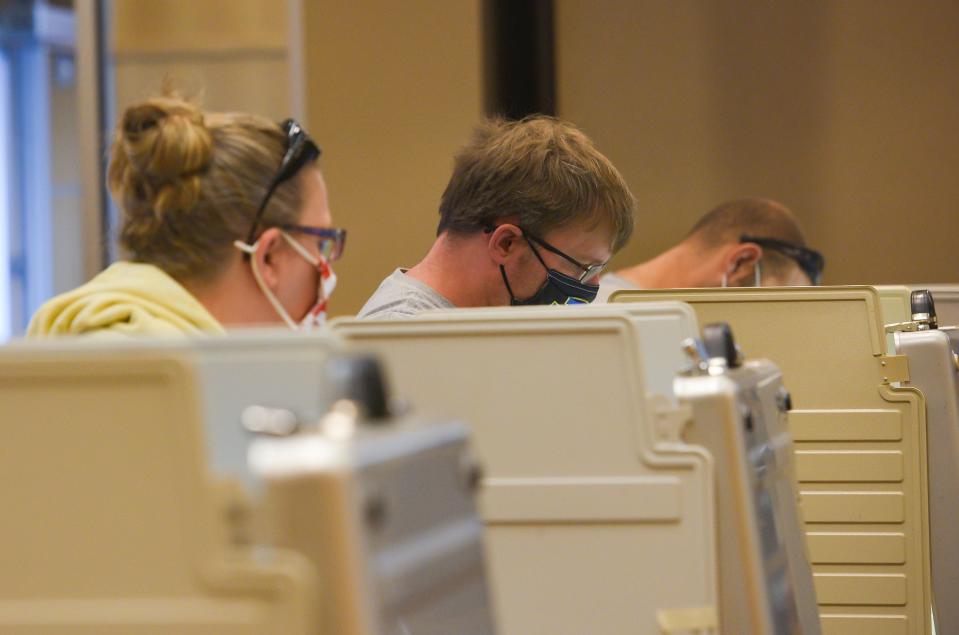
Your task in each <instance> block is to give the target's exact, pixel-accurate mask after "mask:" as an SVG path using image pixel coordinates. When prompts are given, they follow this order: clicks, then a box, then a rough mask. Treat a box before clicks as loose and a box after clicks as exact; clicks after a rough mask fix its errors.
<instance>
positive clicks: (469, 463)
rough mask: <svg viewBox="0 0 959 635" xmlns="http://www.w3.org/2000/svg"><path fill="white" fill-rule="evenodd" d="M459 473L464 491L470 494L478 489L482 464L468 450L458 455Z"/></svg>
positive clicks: (481, 474)
mask: <svg viewBox="0 0 959 635" xmlns="http://www.w3.org/2000/svg"><path fill="white" fill-rule="evenodd" d="M460 474H461V475H462V479H463V485H464V486H465V487H466V491H468V492H470V493H471V494H472V493H475V492H476V491H477V490H479V486H480V484H481V483H482V482H483V476H484V474H483V466H482V465H480V463H479V462H478V461H477V460H476V459H475V458H474V457H473V455H472V454H470V453H468V452H467V453H466V454H463V456H461V457H460Z"/></svg>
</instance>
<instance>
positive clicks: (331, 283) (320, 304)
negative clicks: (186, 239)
mask: <svg viewBox="0 0 959 635" xmlns="http://www.w3.org/2000/svg"><path fill="white" fill-rule="evenodd" d="M280 235H281V236H283V238H284V239H285V240H286V242H287V243H289V245H290V247H292V248H293V250H294V251H295V252H296V253H297V254H299V255H300V256H301V257H302V258H304V259H305V260H306V261H307V262H309V263H310V264H311V265H313V266H314V267H316V270H317V271H318V272H319V274H320V275H319V281H320V282H319V288H318V289H317V290H316V302H315V303H314V304H313V306H312V307H311V308H310V310H309V311H307V312H306V315H305V316H303V319H302V320H300V322H299V324H297V322H296V321H295V320H294V319H293V318H292V317H290V314H289V313H288V312H287V310H286V309H285V308H284V307H283V305H282V304H281V303H280V300H279V299H278V298H277V297H276V295H274V294H273V292H272V291H270V288H269V287H267V286H266V283H264V282H263V276H262V275H261V274H260V270H259V268H258V267H257V264H256V259H255V258H252V257H251V258H250V268H251V269H253V279H254V280H256V286H258V287H259V288H260V291H261V292H262V293H263V295H264V296H266V299H267V300H269V302H270V305H271V306H272V307H273V310H274V311H276V313H277V315H279V316H280V318H281V319H282V320H283V322H285V323H286V325H287V326H288V327H290V328H291V329H293V330H294V331H311V330H313V329H314V328H316V327H319V326H322V325H323V324H325V323H326V307H327V303H328V302H329V299H330V295H332V293H333V289H335V288H336V274H335V273H334V272H333V267H331V266H330V263H329V262H328V261H327V260H326V258H324V257H322V256H320V257H316V256H314V255H313V254H311V253H310V252H309V251H307V249H306V247H304V246H303V245H301V244H300V243H299V242H297V241H296V240H295V239H294V238H293V237H292V236H290V235H289V234H287V233H286V232H280ZM233 246H234V247H236V248H237V249H239V250H240V251H242V252H244V253H247V254H250V255H251V256H253V255H254V254H255V253H256V246H257V243H253V244H252V245H248V244H247V243H245V242H243V241H240V240H237V241H234V243H233Z"/></svg>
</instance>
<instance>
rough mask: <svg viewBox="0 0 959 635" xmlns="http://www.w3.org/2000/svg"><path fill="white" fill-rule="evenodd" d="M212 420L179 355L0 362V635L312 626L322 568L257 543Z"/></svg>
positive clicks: (5, 357)
mask: <svg viewBox="0 0 959 635" xmlns="http://www.w3.org/2000/svg"><path fill="white" fill-rule="evenodd" d="M202 423H203V421H202V407H201V403H200V398H199V395H198V393H197V378H196V376H195V374H194V371H193V368H192V366H191V365H190V364H189V363H187V361H186V360H184V359H183V358H181V357H179V356H177V355H175V354H171V353H163V352H160V351H154V352H149V351H147V352H144V351H139V352H138V353H137V354H135V355H134V354H128V355H122V354H118V353H117V352H115V351H114V352H111V353H109V354H104V353H101V354H97V353H94V352H92V351H86V352H84V351H82V350H78V351H72V352H61V353H58V354H55V355H54V354H49V355H44V354H33V353H31V352H30V351H28V350H21V351H19V352H11V351H5V352H3V354H0V427H2V431H3V432H2V437H3V441H2V443H0V492H2V494H0V500H2V501H3V520H2V522H0V632H2V633H4V634H11V635H13V634H17V635H26V634H28V633H29V634H30V635H35V634H41V633H42V634H43V635H54V634H66V633H70V634H71V635H78V634H79V635H83V634H88V635H93V634H97V635H102V634H110V633H116V634H120V633H123V634H127V633H136V634H147V633H157V634H159V633H177V634H180V635H185V634H196V635H200V634H207V633H217V634H230V633H237V634H239V633H243V634H253V633H262V634H264V635H267V634H272V633H302V634H304V635H305V634H306V633H316V632H317V626H318V622H317V617H318V616H317V614H316V613H315V612H314V611H313V610H312V609H313V608H315V602H312V601H311V599H312V597H313V596H314V594H315V593H316V585H315V580H314V576H313V574H312V568H311V567H310V566H309V565H308V563H307V562H306V560H305V559H304V558H302V557H300V556H298V555H296V554H292V553H288V552H282V551H271V552H269V553H268V554H265V555H266V557H262V556H261V557H257V556H256V554H254V553H253V552H252V551H251V550H250V549H248V548H247V547H246V542H245V541H246V540H247V539H248V536H246V535H245V534H244V529H245V525H244V520H245V519H243V518H241V517H239V516H242V514H239V513H238V512H239V511H242V509H243V508H244V507H243V505H242V501H240V500H239V498H238V496H239V491H240V490H239V488H238V487H231V486H230V485H229V484H228V482H226V481H222V482H217V481H216V480H215V479H213V478H212V477H211V475H210V473H208V471H207V468H206V465H207V457H206V455H205V450H204V443H205V440H204V430H203V425H202ZM311 607H312V608H311Z"/></svg>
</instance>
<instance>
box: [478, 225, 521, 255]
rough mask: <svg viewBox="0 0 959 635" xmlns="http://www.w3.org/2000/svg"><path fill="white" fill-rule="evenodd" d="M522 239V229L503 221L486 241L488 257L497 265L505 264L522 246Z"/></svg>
mask: <svg viewBox="0 0 959 635" xmlns="http://www.w3.org/2000/svg"><path fill="white" fill-rule="evenodd" d="M524 240H525V238H523V232H522V230H520V228H519V227H517V226H516V225H512V224H510V223H504V224H502V225H499V226H497V227H496V229H494V230H493V231H492V232H491V233H490V234H489V240H488V241H487V243H486V245H487V249H488V251H489V254H490V258H492V259H493V262H495V263H496V264H498V265H502V264H505V263H506V262H507V261H508V260H509V259H510V258H512V257H514V256H515V254H516V253H517V252H518V251H519V249H520V247H522V246H523V241H524Z"/></svg>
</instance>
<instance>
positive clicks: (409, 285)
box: [357, 269, 455, 320]
mask: <svg viewBox="0 0 959 635" xmlns="http://www.w3.org/2000/svg"><path fill="white" fill-rule="evenodd" d="M452 308H455V307H454V306H453V303H452V302H450V301H449V300H447V299H446V298H444V297H443V296H441V295H440V294H439V293H437V292H436V290H435V289H434V288H433V287H431V286H430V285H428V284H426V283H425V282H421V281H420V280H417V279H415V278H411V277H409V276H408V275H406V269H397V270H396V271H394V272H393V273H391V274H390V275H389V276H387V278H386V279H385V280H384V281H383V282H381V283H380V286H379V287H378V288H377V289H376V291H375V292H373V295H372V296H370V299H369V300H367V301H366V304H364V305H363V308H362V309H360V312H359V314H357V317H358V318H360V319H361V320H405V319H407V318H411V317H413V316H414V315H416V314H417V313H421V312H423V311H429V310H430V309H452Z"/></svg>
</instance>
